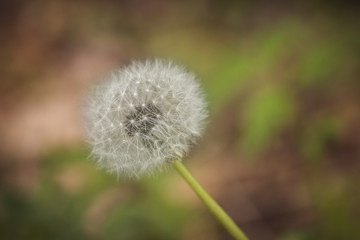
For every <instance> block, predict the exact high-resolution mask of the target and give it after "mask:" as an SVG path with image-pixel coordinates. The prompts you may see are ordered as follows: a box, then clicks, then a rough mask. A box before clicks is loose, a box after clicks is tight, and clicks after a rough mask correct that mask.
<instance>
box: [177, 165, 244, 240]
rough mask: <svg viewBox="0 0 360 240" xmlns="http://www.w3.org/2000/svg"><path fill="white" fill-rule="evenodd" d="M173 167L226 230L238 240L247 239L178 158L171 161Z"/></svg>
mask: <svg viewBox="0 0 360 240" xmlns="http://www.w3.org/2000/svg"><path fill="white" fill-rule="evenodd" d="M173 165H174V167H175V169H176V170H177V171H178V172H179V174H180V175H181V176H182V177H183V178H184V179H185V181H186V182H187V183H188V184H189V185H190V187H191V188H192V189H193V190H194V192H195V193H196V194H197V195H198V197H199V198H200V199H201V200H202V201H203V202H204V203H205V205H206V206H207V207H208V208H209V209H210V211H211V212H212V213H213V214H214V215H215V217H216V218H217V219H218V220H219V222H220V223H221V224H222V225H223V226H224V227H225V228H226V229H227V231H228V232H229V233H230V234H231V235H232V236H233V237H234V238H235V239H238V240H248V238H247V237H246V235H245V234H244V233H243V232H242V231H241V229H240V228H239V227H238V226H237V225H236V224H235V223H234V221H233V220H232V219H231V218H230V217H229V215H227V214H226V212H225V211H224V210H223V209H222V208H221V207H220V206H219V204H218V203H217V202H215V200H214V199H213V198H212V197H211V196H210V195H209V194H208V193H207V192H206V190H205V189H204V188H203V187H202V186H201V185H200V184H199V182H198V181H197V180H196V179H195V178H194V177H193V176H192V175H191V173H190V172H189V171H188V170H187V168H186V167H185V166H184V165H183V164H182V163H181V161H179V160H175V161H174V162H173Z"/></svg>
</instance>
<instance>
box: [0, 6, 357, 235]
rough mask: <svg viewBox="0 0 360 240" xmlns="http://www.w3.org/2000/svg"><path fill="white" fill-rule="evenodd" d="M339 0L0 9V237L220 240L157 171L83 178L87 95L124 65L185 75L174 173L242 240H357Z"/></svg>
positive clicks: (348, 15) (346, 51)
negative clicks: (185, 149) (191, 107)
mask: <svg viewBox="0 0 360 240" xmlns="http://www.w3.org/2000/svg"><path fill="white" fill-rule="evenodd" d="M359 10H360V8H359V5H358V4H354V3H346V2H343V1H335V2H334V1H323V2H319V1H302V2H301V3H300V2H288V1H275V2H273V1H259V2H256V3H255V2H251V1H248V2H244V1H230V0H227V1H214V0H197V1H190V0H189V1H163V0H153V1H146V0H136V1H61V0H49V1H41V0H34V1H25V0H14V1H12V0H5V1H2V3H1V7H0V53H1V54H0V239H4V240H8V239H16V240H18V239H40V240H41V239H89V240H92V239H94V240H95V239H109V240H111V239H122V240H123V239H124V240H128V239H129V240H132V239H136V240H137V239H144V240H148V239H154V240H155V239H156V240H163V239H164V240H165V239H170V240H171V239H179V240H180V239H181V240H188V239H199V240H202V239H206V240H220V239H231V237H230V236H229V235H228V233H227V232H225V231H224V229H223V228H222V227H221V226H220V225H219V224H218V223H217V222H216V220H215V219H214V218H213V216H212V215H211V214H210V213H209V212H208V210H207V209H206V208H205V207H204V206H203V205H202V203H201V202H200V201H199V200H198V198H197V197H196V195H195V194H194V193H193V192H192V191H191V190H190V188H189V187H188V186H187V185H186V184H185V183H184V181H183V180H182V179H181V178H180V177H179V176H178V175H177V173H176V172H175V171H173V170H169V171H167V172H165V173H162V174H160V175H158V176H155V177H151V178H145V179H143V180H141V181H138V182H131V181H125V180H122V179H117V178H116V177H115V176H109V175H108V174H106V173H105V172H104V171H102V170H97V169H96V167H95V165H94V164H93V163H92V162H91V161H90V160H89V159H88V154H89V151H88V149H87V146H86V145H85V144H84V137H83V136H84V132H83V124H82V113H81V107H82V103H83V99H84V96H85V94H86V92H87V89H88V87H89V86H90V85H91V84H93V83H94V82H96V81H98V80H99V79H100V78H101V77H102V76H104V74H106V73H107V72H108V71H110V70H112V69H114V68H117V67H120V66H123V65H124V64H127V63H129V62H130V61H131V60H132V59H145V58H148V57H166V58H171V59H174V60H175V61H177V62H179V63H181V64H183V65H185V66H187V67H188V68H189V69H191V70H192V71H194V72H195V73H197V75H198V76H199V78H201V80H202V84H203V86H204V88H205V90H206V93H207V97H208V101H209V105H210V106H209V110H210V113H211V116H210V118H209V125H208V128H207V131H206V134H205V136H204V137H203V139H202V141H200V142H199V144H198V146H196V147H195V148H194V149H193V150H192V152H191V154H190V156H188V158H187V159H186V160H185V164H186V165H187V166H188V167H189V169H190V170H191V171H192V172H193V174H194V175H195V176H196V177H197V178H198V180H199V181H200V182H201V183H202V184H203V185H204V187H205V188H206V189H208V191H209V192H210V193H211V195H213V196H214V198H215V199H216V200H217V201H218V202H219V203H220V204H221V205H222V206H223V207H224V209H225V210H226V211H227V212H228V213H229V214H230V215H231V216H232V217H233V218H234V220H235V221H236V223H237V224H238V225H239V226H241V228H242V229H243V230H244V231H245V232H246V234H247V235H248V236H249V237H250V239H253V240H257V239H261V240H268V239H269V240H273V239H280V240H305V239H306V240H307V239H317V240H319V239H326V240H332V239H334V240H341V239H353V240H357V239H360V227H359V226H360V205H359V202H360V192H359V186H360V184H359V183H360V162H359V160H360V81H359V76H360V48H359V43H360V31H359V26H360V24H359V23H360V21H359V20H360V16H359V12H360V11H359Z"/></svg>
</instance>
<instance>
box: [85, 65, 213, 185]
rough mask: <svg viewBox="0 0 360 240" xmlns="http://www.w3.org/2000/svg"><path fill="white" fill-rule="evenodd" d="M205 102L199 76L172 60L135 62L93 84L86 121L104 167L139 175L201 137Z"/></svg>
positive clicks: (163, 163) (158, 166)
mask: <svg viewBox="0 0 360 240" xmlns="http://www.w3.org/2000/svg"><path fill="white" fill-rule="evenodd" d="M206 105H207V104H206V101H205V99H204V94H203V91H202V89H201V87H200V85H199V83H198V82H197V80H196V78H195V76H194V75H193V74H191V73H189V72H187V71H186V70H185V69H184V68H182V67H180V66H177V65H174V64H173V63H172V62H171V61H166V60H160V59H156V60H154V61H150V60H148V61H145V62H133V63H132V64H130V65H129V66H127V67H124V68H122V69H120V70H118V71H114V72H113V73H111V74H110V75H109V76H108V77H107V78H106V79H105V80H104V81H103V82H101V83H100V84H98V85H97V86H95V87H94V89H93V91H92V92H91V93H90V95H89V97H88V99H87V103H86V107H85V120H86V130H87V138H88V143H89V144H90V145H91V148H92V155H93V156H94V158H95V159H96V162H97V164H98V165H99V166H100V167H101V168H105V169H107V170H108V171H109V172H113V173H116V174H117V175H122V176H128V177H135V178H137V177H140V176H142V175H144V174H148V173H152V172H153V171H155V170H158V169H162V168H163V167H164V166H166V165H167V164H168V162H171V161H173V160H175V159H178V158H179V155H182V156H184V155H185V154H186V153H187V152H188V150H189V148H190V146H191V145H192V144H193V143H194V142H195V141H196V140H197V138H198V137H199V136H200V135H201V132H202V129H203V127H204V120H205V118H206V117H207V110H206Z"/></svg>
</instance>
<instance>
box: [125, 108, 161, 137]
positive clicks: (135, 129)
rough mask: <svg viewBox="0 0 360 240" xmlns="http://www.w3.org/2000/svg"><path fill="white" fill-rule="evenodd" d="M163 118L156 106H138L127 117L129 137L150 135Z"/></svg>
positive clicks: (126, 123) (126, 127)
mask: <svg viewBox="0 0 360 240" xmlns="http://www.w3.org/2000/svg"><path fill="white" fill-rule="evenodd" d="M161 116H162V113H161V111H160V109H159V108H158V107H157V106H155V105H154V104H151V103H148V104H145V105H142V106H138V107H136V108H135V110H134V111H132V112H131V113H130V114H129V115H127V116H126V120H125V122H124V124H125V131H126V133H127V134H128V135H129V136H134V135H136V134H140V135H148V134H149V133H150V131H151V130H152V128H153V127H154V126H155V125H156V124H157V122H158V121H159V118H160V117H161Z"/></svg>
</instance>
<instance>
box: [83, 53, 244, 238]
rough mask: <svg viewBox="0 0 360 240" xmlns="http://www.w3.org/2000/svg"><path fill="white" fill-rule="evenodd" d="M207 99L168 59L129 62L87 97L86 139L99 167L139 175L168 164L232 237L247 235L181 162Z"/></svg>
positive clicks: (192, 77) (198, 131)
mask: <svg viewBox="0 0 360 240" xmlns="http://www.w3.org/2000/svg"><path fill="white" fill-rule="evenodd" d="M206 106H207V103H206V101H205V98H204V94H203V91H202V89H201V87H200V84H199V82H198V81H197V79H196V77H195V75H194V74H192V73H189V72H188V71H186V70H185V69H184V68H183V67H180V66H178V65H175V64H174V63H173V62H171V61H166V60H161V59H156V60H153V61H145V62H133V63H132V64H130V65H129V66H127V67H124V68H122V69H120V70H118V71H114V72H112V73H111V74H110V75H109V76H108V77H107V78H106V79H105V80H104V81H103V82H101V83H100V84H98V85H96V86H95V87H94V88H93V90H92V91H91V93H90V95H89V97H88V98H87V102H86V107H85V120H86V130H87V139H88V143H89V144H90V146H91V149H92V152H91V153H92V156H93V157H94V159H95V161H96V162H97V164H98V166H99V167H101V168H105V169H106V170H107V171H108V172H111V173H115V174H117V175H118V176H126V177H129V178H140V177H142V176H144V175H147V174H151V173H153V172H155V171H158V170H161V169H164V168H166V167H167V166H171V165H173V166H174V167H175V169H176V170H177V171H178V172H179V173H180V175H181V176H182V177H183V178H184V179H185V180H186V181H187V182H188V183H189V185H190V186H191V187H192V188H193V190H194V191H195V192H196V194H197V195H198V196H199V197H200V199H201V200H202V201H203V202H204V203H205V204H206V206H207V207H208V208H209V209H210V210H211V211H212V212H213V214H214V215H215V216H216V217H217V218H218V220H219V221H220V222H221V223H222V224H223V225H224V227H225V228H226V229H227V230H228V231H229V233H230V234H232V235H233V236H234V237H235V238H236V239H241V240H246V239H247V238H246V236H245V235H244V234H243V233H242V231H241V230H240V229H239V228H238V227H237V226H236V224H235V223H234V222H233V221H232V220H231V218H230V217H229V216H228V215H227V214H226V213H225V212H224V211H223V210H222V208H221V207H220V206H219V205H218V204H217V203H216V202H215V201H214V200H213V199H212V198H211V197H210V195H209V194H208V193H207V192H206V191H205V190H204V189H203V188H202V187H201V185H200V184H199V183H198V182H197V181H196V180H195V178H194V177H193V176H192V175H191V174H190V173H189V171H188V170H187V169H186V168H185V166H184V165H183V164H182V163H181V159H182V158H183V156H185V155H186V154H187V153H188V151H189V149H190V147H191V146H192V145H193V144H194V143H195V142H196V141H197V140H198V138H199V137H200V136H201V133H202V131H203V129H204V125H205V119H206V117H207V110H206Z"/></svg>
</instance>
